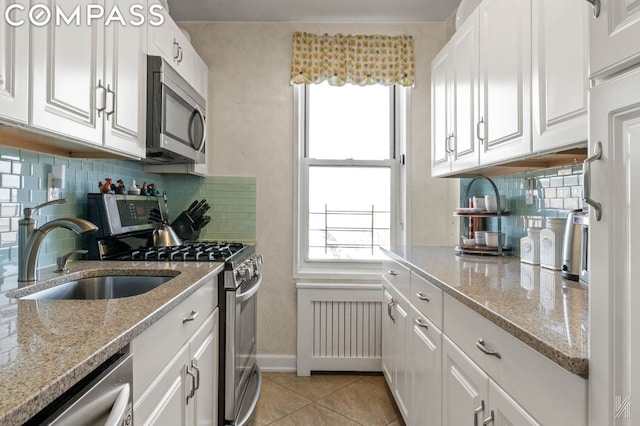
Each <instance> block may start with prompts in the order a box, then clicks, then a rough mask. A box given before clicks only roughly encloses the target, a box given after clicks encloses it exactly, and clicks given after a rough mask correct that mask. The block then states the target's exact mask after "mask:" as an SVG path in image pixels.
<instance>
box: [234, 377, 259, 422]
mask: <svg viewBox="0 0 640 426" xmlns="http://www.w3.org/2000/svg"><path fill="white" fill-rule="evenodd" d="M253 374H255V375H256V376H257V379H256V380H257V384H256V391H255V393H254V394H253V397H252V399H251V403H250V405H249V409H248V410H247V412H246V414H245V416H244V417H243V418H242V419H238V421H237V422H236V423H235V425H236V426H246V424H247V423H248V422H249V419H250V418H251V415H252V414H253V412H254V411H255V409H256V405H257V404H258V398H259V397H260V389H261V388H262V371H261V370H260V367H258V365H257V364H256V367H255V371H254V372H253ZM248 397H249V395H245V398H248Z"/></svg>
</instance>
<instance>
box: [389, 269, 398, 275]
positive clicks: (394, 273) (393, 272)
mask: <svg viewBox="0 0 640 426" xmlns="http://www.w3.org/2000/svg"><path fill="white" fill-rule="evenodd" d="M389 275H393V276H394V277H396V276H398V272H397V271H394V270H393V269H391V270H390V271H389Z"/></svg>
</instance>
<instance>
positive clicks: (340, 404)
mask: <svg viewBox="0 0 640 426" xmlns="http://www.w3.org/2000/svg"><path fill="white" fill-rule="evenodd" d="M318 404H320V405H322V406H325V407H327V408H329V409H331V410H333V411H335V412H337V413H340V414H342V415H343V416H345V417H348V418H350V419H352V420H355V421H357V422H358V423H360V424H363V425H367V426H378V425H379V426H386V425H388V424H389V423H391V422H392V421H393V420H395V419H397V418H399V417H400V413H399V412H398V410H397V408H396V406H395V403H394V402H393V400H392V397H391V394H390V393H389V391H388V390H387V389H386V388H383V387H382V386H379V385H378V384H376V383H368V382H367V381H366V380H365V381H362V380H361V381H358V382H355V383H352V384H350V385H348V386H346V387H344V388H342V389H340V390H338V391H337V392H334V393H332V394H331V395H328V396H326V397H324V398H322V399H320V400H319V401H318Z"/></svg>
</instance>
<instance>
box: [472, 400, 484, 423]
mask: <svg viewBox="0 0 640 426" xmlns="http://www.w3.org/2000/svg"><path fill="white" fill-rule="evenodd" d="M483 411H484V399H481V400H480V406H479V407H478V408H476V409H475V410H473V426H478V414H480V413H482V412H483Z"/></svg>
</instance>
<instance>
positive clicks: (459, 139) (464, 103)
mask: <svg viewBox="0 0 640 426" xmlns="http://www.w3.org/2000/svg"><path fill="white" fill-rule="evenodd" d="M478 30H479V23H478V10H477V9H476V10H475V11H474V12H473V13H472V14H471V16H469V18H467V20H466V21H465V22H464V24H463V25H462V26H461V27H460V28H459V29H458V30H457V31H456V33H455V34H454V36H453V37H452V38H451V41H450V42H449V46H450V47H449V48H450V49H451V51H452V54H451V56H452V58H453V61H452V62H453V63H452V89H453V93H452V99H453V105H452V108H451V110H452V114H453V116H452V117H451V120H450V122H451V123H452V132H451V133H452V134H451V141H450V143H449V145H450V146H451V149H453V152H452V156H453V157H452V163H451V171H453V172H456V171H460V170H466V169H470V168H474V167H477V166H478V164H479V162H480V153H479V149H478V147H479V141H478V140H477V138H476V130H477V129H476V123H477V122H478V107H479V103H478V93H479V91H478V83H479V76H478V64H479V62H478V50H479V48H480V46H479V34H478Z"/></svg>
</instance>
